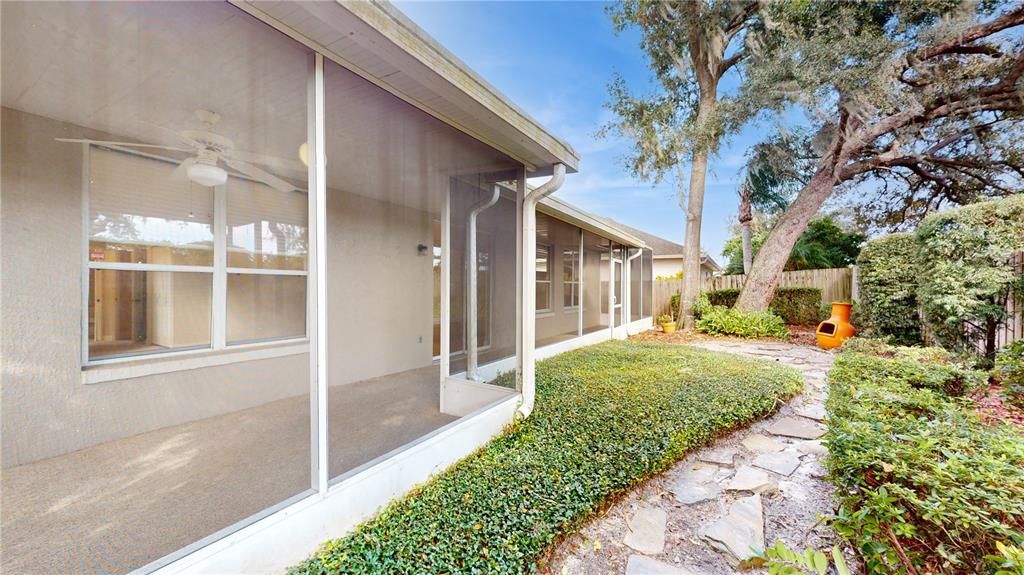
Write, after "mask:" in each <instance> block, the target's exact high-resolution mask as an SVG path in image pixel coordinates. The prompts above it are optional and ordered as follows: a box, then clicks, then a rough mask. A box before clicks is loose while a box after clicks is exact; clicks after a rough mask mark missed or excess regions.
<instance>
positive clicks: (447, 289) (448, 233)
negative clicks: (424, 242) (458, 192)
mask: <svg viewBox="0 0 1024 575" xmlns="http://www.w3.org/2000/svg"><path fill="white" fill-rule="evenodd" d="M451 212H452V189H451V182H449V185H448V188H447V189H445V192H444V199H443V201H442V203H441V360H440V362H439V363H440V368H441V369H440V372H441V374H440V381H439V384H440V386H441V410H442V411H444V407H445V405H446V404H445V400H444V388H445V380H447V379H448V375H449V374H450V373H451V315H452V311H451V303H452V302H451V292H452V290H451V282H452V278H451V269H452V267H451V266H452V264H451V252H452V243H451V238H452V224H451V216H452V214H451Z"/></svg>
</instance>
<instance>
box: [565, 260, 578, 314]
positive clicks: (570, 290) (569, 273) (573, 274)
mask: <svg viewBox="0 0 1024 575" xmlns="http://www.w3.org/2000/svg"><path fill="white" fill-rule="evenodd" d="M562 285H563V292H562V305H563V306H564V307H565V308H575V307H577V306H579V305H580V252H579V250H571V249H570V250H562Z"/></svg>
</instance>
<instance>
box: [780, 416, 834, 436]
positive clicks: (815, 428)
mask: <svg viewBox="0 0 1024 575" xmlns="http://www.w3.org/2000/svg"><path fill="white" fill-rule="evenodd" d="M767 431H768V433H771V434H772V435H782V436H785V437H796V438H798V439H818V438H819V437H821V436H822V435H825V430H824V429H822V428H821V426H820V425H818V424H817V423H814V422H813V421H808V420H806V419H804V418H802V417H784V418H782V419H780V420H778V421H776V422H775V423H773V424H771V425H770V426H768V429H767Z"/></svg>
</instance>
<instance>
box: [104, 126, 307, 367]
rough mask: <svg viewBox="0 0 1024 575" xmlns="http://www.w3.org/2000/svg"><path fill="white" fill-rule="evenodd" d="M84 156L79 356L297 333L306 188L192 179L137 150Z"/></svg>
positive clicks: (301, 328) (302, 321) (302, 323)
mask: <svg viewBox="0 0 1024 575" xmlns="http://www.w3.org/2000/svg"><path fill="white" fill-rule="evenodd" d="M88 156H89V189H88V197H87V202H88V204H89V228H88V233H89V248H88V256H87V259H88V268H89V270H88V294H89V296H88V297H89V302H88V303H89V305H88V306H87V311H86V314H87V316H88V318H87V322H86V326H87V327H86V330H87V334H86V339H87V340H88V353H87V357H86V358H85V360H86V361H87V362H88V361H94V360H98V359H109V358H114V357H126V356H137V355H148V354H154V353H161V352H170V351H182V350H190V349H203V348H213V349H219V348H222V347H225V346H227V345H233V344H238V343H244V342H253V341H265V340H273V339H283V338H295V337H304V336H305V334H306V275H307V272H306V253H307V251H308V249H307V237H306V218H307V211H306V210H307V208H306V206H307V201H306V194H305V193H304V192H299V191H291V192H280V191H278V190H275V189H273V188H271V187H269V186H267V185H265V184H262V183H259V182H253V181H250V180H247V179H243V178H240V177H234V176H232V177H229V178H228V181H227V183H226V184H225V185H224V186H222V187H220V188H211V187H206V186H200V185H198V184H195V183H193V182H190V181H188V180H184V181H181V180H179V179H177V178H175V175H174V170H175V169H176V168H177V162H175V161H171V160H169V159H164V158H159V157H156V156H151V155H148V154H141V153H137V152H128V151H119V150H114V149H108V148H103V147H99V146H91V147H89V150H88ZM221 194H225V201H224V202H218V198H219V197H220V195H221ZM217 205H226V209H225V211H226V213H225V214H224V216H223V217H224V219H225V221H226V225H225V226H224V228H223V229H220V228H218V227H217V226H215V225H214V222H215V221H217V218H215V210H216V208H215V206H217ZM222 245H223V246H225V248H221V247H220V246H222ZM221 250H224V253H222V252H221ZM218 292H220V293H222V294H224V295H223V296H219V295H218ZM220 297H223V298H224V299H220ZM218 308H219V309H221V310H223V313H217V309H218Z"/></svg>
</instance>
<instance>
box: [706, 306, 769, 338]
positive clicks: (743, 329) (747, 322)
mask: <svg viewBox="0 0 1024 575" xmlns="http://www.w3.org/2000/svg"><path fill="white" fill-rule="evenodd" d="M697 329H698V330H700V331H702V332H704V333H708V334H712V335H735V336H738V337H787V336H789V330H788V329H786V322H784V321H782V318H780V317H779V316H777V315H775V314H774V313H772V312H770V311H740V310H738V309H735V308H731V307H725V306H720V305H713V306H711V307H709V308H708V309H706V310H704V313H703V314H702V315H701V317H700V319H698V320H697Z"/></svg>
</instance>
